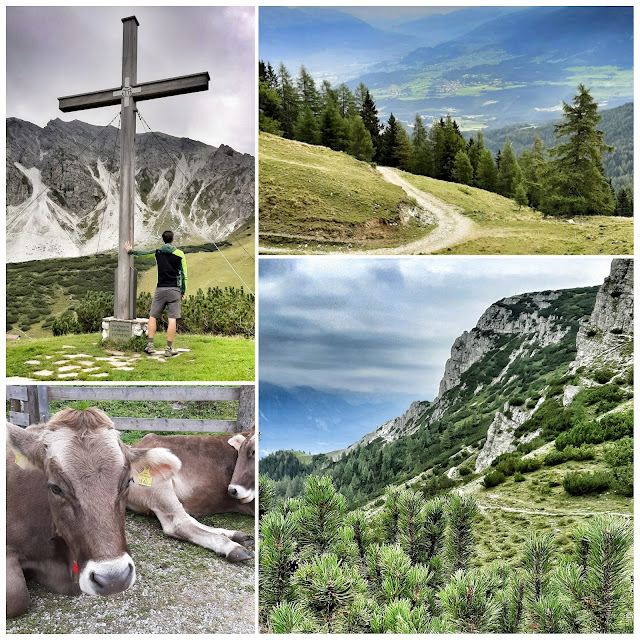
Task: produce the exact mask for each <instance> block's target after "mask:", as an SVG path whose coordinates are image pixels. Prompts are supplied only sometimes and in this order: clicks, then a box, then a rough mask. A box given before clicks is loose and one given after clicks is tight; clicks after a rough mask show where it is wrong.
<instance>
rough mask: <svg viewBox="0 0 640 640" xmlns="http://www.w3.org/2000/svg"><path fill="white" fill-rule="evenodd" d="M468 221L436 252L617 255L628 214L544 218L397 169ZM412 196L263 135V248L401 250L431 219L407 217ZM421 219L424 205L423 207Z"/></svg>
mask: <svg viewBox="0 0 640 640" xmlns="http://www.w3.org/2000/svg"><path fill="white" fill-rule="evenodd" d="M398 175H399V176H400V178H402V179H403V180H405V181H406V182H408V183H410V185H412V186H414V187H416V188H418V189H420V190H421V191H422V192H424V193H425V194H427V196H429V195H432V196H435V197H436V198H437V199H438V200H439V201H442V203H445V205H452V206H453V207H456V208H457V209H456V210H458V211H461V213H462V214H463V215H464V216H466V217H467V218H469V219H470V220H471V221H473V223H475V225H474V228H473V231H472V232H471V233H470V234H469V236H468V239H467V240H466V241H462V242H459V243H457V244H455V245H453V246H450V247H447V248H445V249H443V250H441V251H440V253H457V254H466V255H478V254H507V255H511V254H580V255H598V254H609V255H624V254H631V253H632V252H633V220H632V219H627V218H620V217H609V216H590V217H584V218H579V219H576V220H574V221H572V222H571V221H567V220H561V219H557V218H544V217H543V216H542V214H541V213H540V212H538V211H535V210H533V209H530V208H529V207H522V208H519V207H518V205H517V204H516V203H515V202H514V201H513V200H510V199H508V198H504V197H502V196H500V195H498V194H495V193H491V192H488V191H484V190H482V189H477V188H474V187H468V186H466V185H461V184H456V183H452V182H445V181H442V180H436V179H433V178H426V177H423V176H416V175H413V174H409V173H405V172H398ZM415 204H416V202H415V200H413V202H412V198H410V197H409V196H407V194H406V193H405V192H404V191H403V190H402V189H401V187H399V186H396V185H392V184H390V183H388V182H386V181H385V180H384V178H383V177H382V175H380V173H379V172H377V171H376V170H374V169H373V168H372V167H371V166H370V165H369V164H367V163H364V162H359V161H357V160H355V159H354V158H352V157H350V156H348V155H346V154H344V153H340V152H335V151H331V150H330V149H328V148H326V147H320V146H311V145H307V144H305V143H301V142H295V141H291V140H286V139H284V138H280V137H277V136H273V135H270V134H266V133H260V250H261V252H262V253H270V252H272V253H281V252H286V253H294V254H295V253H300V254H304V253H332V252H344V253H347V252H351V251H356V250H363V251H366V250H370V249H380V248H389V252H388V253H395V252H400V250H399V249H397V248H398V247H400V246H402V245H405V244H409V243H410V242H413V241H415V240H417V239H419V238H424V237H428V236H429V232H431V231H434V226H429V225H425V224H422V223H418V222H416V219H415V218H413V217H412V218H410V219H409V220H408V222H403V219H405V220H406V217H405V216H401V211H403V210H405V211H406V210H408V209H409V208H410V207H411V206H412V205H415ZM421 214H422V215H423V219H424V218H425V217H426V218H428V217H429V216H430V213H429V212H425V211H421Z"/></svg>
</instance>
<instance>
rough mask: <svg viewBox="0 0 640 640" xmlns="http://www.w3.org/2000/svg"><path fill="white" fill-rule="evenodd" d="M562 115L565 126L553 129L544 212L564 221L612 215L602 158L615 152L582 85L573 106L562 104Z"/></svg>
mask: <svg viewBox="0 0 640 640" xmlns="http://www.w3.org/2000/svg"><path fill="white" fill-rule="evenodd" d="M563 111H564V120H563V122H561V123H560V124H558V125H555V126H554V130H555V134H556V141H557V146H556V147H555V148H553V149H552V150H551V156H552V159H551V161H550V163H549V171H548V174H547V175H548V181H547V188H546V189H545V195H544V197H543V199H542V210H543V211H544V213H545V214H547V215H559V216H564V217H572V216H581V215H611V214H612V213H613V210H614V201H613V197H612V194H611V189H610V188H609V185H608V183H607V180H606V178H605V176H604V168H603V164H602V155H603V153H604V152H605V151H611V150H612V149H613V148H612V147H609V146H608V145H606V144H605V143H604V140H603V133H602V131H600V130H599V129H598V123H599V122H600V120H601V116H600V115H599V114H598V105H597V103H596V102H595V101H594V100H593V98H592V97H591V94H590V93H589V90H588V89H587V88H586V87H585V86H584V85H583V84H580V85H579V86H578V93H577V95H576V96H575V98H574V99H573V102H572V103H571V104H567V103H566V102H565V103H563Z"/></svg>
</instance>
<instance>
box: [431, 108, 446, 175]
mask: <svg viewBox="0 0 640 640" xmlns="http://www.w3.org/2000/svg"><path fill="white" fill-rule="evenodd" d="M444 129H445V125H444V120H443V119H442V118H440V120H438V121H437V122H434V123H433V124H432V125H431V128H430V129H429V142H430V145H431V152H432V159H433V173H432V174H431V175H432V176H433V177H434V178H437V179H438V180H444V179H445V168H444V165H445V163H444V150H445V140H444V138H445V135H444Z"/></svg>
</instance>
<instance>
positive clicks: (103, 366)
mask: <svg viewBox="0 0 640 640" xmlns="http://www.w3.org/2000/svg"><path fill="white" fill-rule="evenodd" d="M75 349H76V347H73V346H70V345H63V346H62V350H61V351H57V352H56V355H46V356H42V357H41V358H38V359H35V358H34V359H32V360H25V362H24V364H25V365H29V366H30V367H31V368H33V369H35V370H34V371H33V372H32V373H31V376H33V377H32V378H25V380H45V379H53V380H77V379H80V378H82V379H89V380H90V379H94V378H95V379H97V380H105V379H109V377H110V375H111V373H112V372H113V371H134V370H135V367H136V364H137V363H138V362H141V361H143V360H155V361H156V362H160V363H163V364H164V363H166V362H167V360H168V359H167V358H165V357H164V350H159V351H157V352H156V353H155V354H153V355H147V354H141V353H129V354H127V353H124V351H110V350H105V351H104V353H105V354H106V355H104V356H92V355H89V354H88V353H74V351H75ZM176 351H177V352H178V353H177V355H176V356H173V357H174V358H175V357H179V356H180V355H182V354H183V353H188V352H189V351H190V349H176Z"/></svg>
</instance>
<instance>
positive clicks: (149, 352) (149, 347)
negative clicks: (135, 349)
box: [144, 344, 156, 355]
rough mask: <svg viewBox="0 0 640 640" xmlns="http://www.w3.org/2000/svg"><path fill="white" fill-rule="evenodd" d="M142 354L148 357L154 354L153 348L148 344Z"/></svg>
mask: <svg viewBox="0 0 640 640" xmlns="http://www.w3.org/2000/svg"><path fill="white" fill-rule="evenodd" d="M144 352H145V353H148V354H149V355H152V354H154V353H155V352H156V350H155V348H154V346H153V345H152V344H148V345H147V346H146V347H145V348H144Z"/></svg>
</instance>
